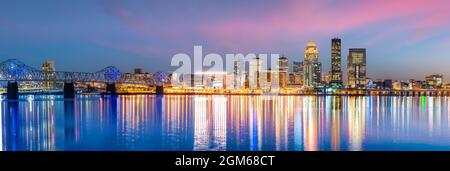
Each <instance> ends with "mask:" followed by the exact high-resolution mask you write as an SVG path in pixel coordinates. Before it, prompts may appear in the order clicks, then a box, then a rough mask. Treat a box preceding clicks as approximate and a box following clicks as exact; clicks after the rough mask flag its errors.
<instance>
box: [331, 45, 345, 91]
mask: <svg viewBox="0 0 450 171" xmlns="http://www.w3.org/2000/svg"><path fill="white" fill-rule="evenodd" d="M330 79H331V80H330V83H331V84H333V85H338V86H341V85H342V65H341V39H339V38H334V39H331V78H330Z"/></svg>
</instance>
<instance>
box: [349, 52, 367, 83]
mask: <svg viewBox="0 0 450 171" xmlns="http://www.w3.org/2000/svg"><path fill="white" fill-rule="evenodd" d="M366 73H367V62H366V49H364V48H351V49H349V53H348V59H347V86H348V87H349V88H360V89H362V88H366V86H367V83H368V79H367V75H366Z"/></svg>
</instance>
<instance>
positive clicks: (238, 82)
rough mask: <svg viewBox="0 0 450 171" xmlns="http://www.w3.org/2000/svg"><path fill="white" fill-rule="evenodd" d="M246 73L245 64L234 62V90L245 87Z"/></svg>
mask: <svg viewBox="0 0 450 171" xmlns="http://www.w3.org/2000/svg"><path fill="white" fill-rule="evenodd" d="M244 81H245V73H244V68H243V64H242V62H241V61H234V63H233V87H231V88H234V89H239V88H242V87H243V86H244Z"/></svg>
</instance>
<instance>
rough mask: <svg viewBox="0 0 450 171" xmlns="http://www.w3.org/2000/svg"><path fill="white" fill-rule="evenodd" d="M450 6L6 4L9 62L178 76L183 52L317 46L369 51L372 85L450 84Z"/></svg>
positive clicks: (324, 54) (319, 0) (1, 16)
mask: <svg viewBox="0 0 450 171" xmlns="http://www.w3.org/2000/svg"><path fill="white" fill-rule="evenodd" d="M449 6H450V1H449V0H376V1H374V0H292V1H289V0H271V1H270V0H245V1H242V0H227V1H223V0H189V1H188V0H157V1H156V0H155V1H150V0H146V1H144V0H142V1H141V0H127V1H119V0H76V1H74V0H39V1H30V0H2V1H0V59H1V61H3V60H6V59H9V58H16V59H19V60H21V61H23V62H25V63H27V64H29V65H31V66H34V67H39V66H40V65H41V63H42V62H43V61H44V60H54V61H55V62H56V69H57V70H64V71H87V72H93V71H97V70H100V69H102V68H104V67H106V66H108V65H114V66H117V67H118V68H119V69H120V70H122V71H125V72H126V71H131V70H132V69H133V68H135V67H141V68H144V70H146V71H161V70H173V69H175V68H173V67H170V60H171V58H172V56H173V55H175V54H176V53H188V54H192V52H193V46H194V45H202V46H203V51H204V52H203V53H204V54H206V53H210V52H214V53H219V54H221V55H223V56H225V55H224V54H225V53H244V54H246V53H280V54H285V55H286V56H287V57H288V58H289V60H290V62H292V61H293V60H296V61H301V60H303V51H304V47H305V45H306V43H307V41H308V40H316V41H317V43H318V46H319V60H320V61H321V62H322V63H323V67H324V70H325V71H329V68H330V46H331V42H330V39H331V38H333V37H340V38H341V39H342V43H343V61H342V62H343V64H344V65H345V64H346V58H347V54H348V48H352V47H363V48H367V61H368V75H369V77H371V78H391V79H399V80H407V79H409V78H416V79H423V78H424V76H425V75H428V74H433V73H442V74H444V75H445V78H446V80H449V79H450V67H449V66H450V10H449Z"/></svg>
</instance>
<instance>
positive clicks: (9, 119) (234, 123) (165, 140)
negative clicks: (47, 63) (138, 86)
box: [0, 95, 450, 151]
mask: <svg viewBox="0 0 450 171" xmlns="http://www.w3.org/2000/svg"><path fill="white" fill-rule="evenodd" d="M0 106H1V107H0V113H1V115H0V124H1V125H0V150H11V151H13V150H45V151H53V150H202V151H203V150H214V151H217V150H279V151H285V150H299V151H300V150H305V151H317V150H333V151H339V150H355V151H359V150H450V112H449V108H450V102H449V99H448V97H379V96H373V97H345V96H221V95H216V96H200V95H198V96H190V95H167V96H153V95H132V96H118V97H110V96H78V97H77V98H76V99H75V100H64V99H62V97H60V96H23V97H21V99H20V100H19V101H18V102H7V101H4V100H2V101H0Z"/></svg>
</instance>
